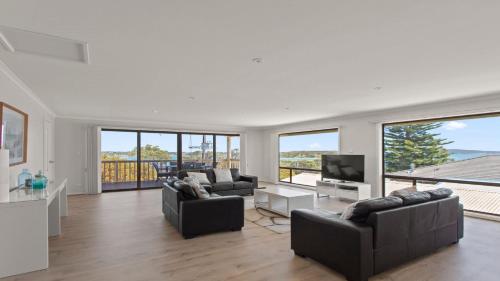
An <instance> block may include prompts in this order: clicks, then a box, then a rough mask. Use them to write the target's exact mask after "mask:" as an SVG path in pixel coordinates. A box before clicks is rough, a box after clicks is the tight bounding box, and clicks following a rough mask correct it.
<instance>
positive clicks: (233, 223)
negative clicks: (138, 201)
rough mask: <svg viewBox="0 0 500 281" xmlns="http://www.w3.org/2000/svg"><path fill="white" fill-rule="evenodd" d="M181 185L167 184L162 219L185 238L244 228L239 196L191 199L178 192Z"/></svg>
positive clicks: (165, 184) (241, 201) (213, 196)
mask: <svg viewBox="0 0 500 281" xmlns="http://www.w3.org/2000/svg"><path fill="white" fill-rule="evenodd" d="M181 183H182V182H181V181H179V182H177V183H176V182H175V181H174V180H167V182H165V183H164V186H163V190H162V196H163V214H164V215H165V218H166V219H167V220H168V221H169V222H170V223H171V224H172V225H173V226H174V227H175V228H176V229H177V230H178V231H179V232H180V233H181V234H182V236H183V237H184V238H186V239H189V238H193V237H195V236H197V235H201V234H207V233H213V232H219V231H238V230H241V228H242V227H243V224H244V200H243V198H242V197H241V196H219V195H216V194H212V195H211V197H210V198H208V199H193V198H189V197H187V196H186V194H184V193H183V192H182V191H181V189H182V186H181ZM174 186H175V187H174Z"/></svg>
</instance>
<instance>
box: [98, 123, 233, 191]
mask: <svg viewBox="0 0 500 281" xmlns="http://www.w3.org/2000/svg"><path fill="white" fill-rule="evenodd" d="M103 131H108V132H129V133H136V134H137V142H136V143H137V147H141V133H159V134H173V135H177V167H181V168H182V152H183V150H182V135H206V136H212V139H213V154H212V158H213V159H212V160H213V161H212V168H216V165H217V160H216V148H217V146H216V145H217V143H216V139H217V136H231V137H239V138H240V140H241V134H240V133H234V134H232V133H213V132H189V131H168V130H147V129H146V130H141V129H121V128H102V129H101V132H103ZM99 137H100V136H99ZM99 149H101V148H99ZM140 151H141V150H140V149H138V150H137V160H136V164H137V165H138V166H139V165H140V162H141V161H142V157H141V152H140ZM240 151H241V142H240ZM99 153H101V151H99ZM240 158H241V156H240ZM98 161H99V162H101V161H102V159H98ZM240 161H241V159H240ZM140 170H141V169H137V179H138V180H137V187H136V188H134V189H132V188H127V189H114V190H103V191H102V192H115V191H128V190H144V189H142V188H141V180H140V179H141V171H140ZM181 170H182V169H181ZM101 176H102V175H101V174H99V177H101ZM154 188H157V189H158V188H162V187H154ZM154 188H148V189H154Z"/></svg>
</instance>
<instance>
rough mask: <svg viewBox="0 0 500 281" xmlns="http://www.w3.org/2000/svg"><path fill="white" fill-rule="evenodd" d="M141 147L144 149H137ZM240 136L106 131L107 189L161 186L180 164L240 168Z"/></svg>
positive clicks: (197, 167) (184, 166) (104, 173)
mask: <svg viewBox="0 0 500 281" xmlns="http://www.w3.org/2000/svg"><path fill="white" fill-rule="evenodd" d="M138 147H140V149H137V148H138ZM239 159H240V137H239V135H222V134H197V133H177V132H156V131H141V130H106V129H104V130H102V132H101V181H102V190H103V191H115V190H130V189H144V188H158V187H161V186H162V184H163V180H164V179H165V178H166V177H168V176H169V175H175V174H176V172H177V170H179V168H178V167H181V168H182V169H185V170H204V169H208V168H212V167H215V166H217V167H221V168H239V167H240V161H239Z"/></svg>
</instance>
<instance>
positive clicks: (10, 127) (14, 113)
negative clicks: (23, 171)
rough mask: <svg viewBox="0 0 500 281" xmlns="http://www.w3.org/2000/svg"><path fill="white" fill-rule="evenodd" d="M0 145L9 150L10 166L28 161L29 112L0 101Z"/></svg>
mask: <svg viewBox="0 0 500 281" xmlns="http://www.w3.org/2000/svg"><path fill="white" fill-rule="evenodd" d="M0 124H1V126H2V127H1V129H2V130H1V134H0V145H1V146H2V148H5V149H8V150H9V163H10V166H14V165H18V164H22V163H26V161H27V158H28V114H26V113H24V112H22V111H20V110H19V109H17V108H15V107H13V106H10V105H8V104H6V103H3V102H0Z"/></svg>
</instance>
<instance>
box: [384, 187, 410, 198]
mask: <svg viewBox="0 0 500 281" xmlns="http://www.w3.org/2000/svg"><path fill="white" fill-rule="evenodd" d="M415 191H417V188H416V187H408V188H402V189H398V190H394V191H393V192H391V193H390V194H389V196H396V197H399V196H402V195H408V194H410V193H412V192H415Z"/></svg>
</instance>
